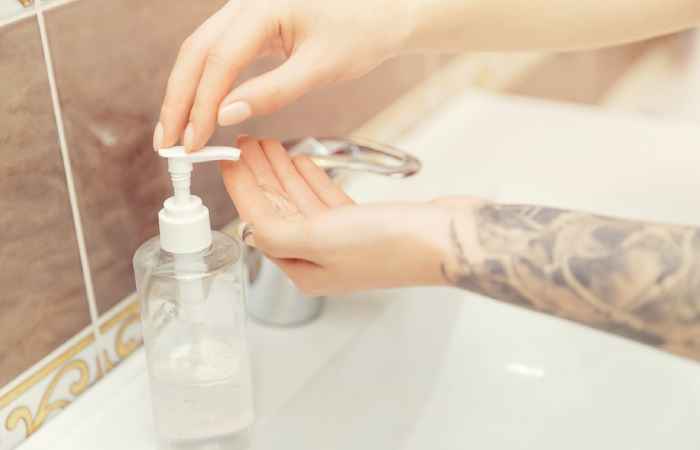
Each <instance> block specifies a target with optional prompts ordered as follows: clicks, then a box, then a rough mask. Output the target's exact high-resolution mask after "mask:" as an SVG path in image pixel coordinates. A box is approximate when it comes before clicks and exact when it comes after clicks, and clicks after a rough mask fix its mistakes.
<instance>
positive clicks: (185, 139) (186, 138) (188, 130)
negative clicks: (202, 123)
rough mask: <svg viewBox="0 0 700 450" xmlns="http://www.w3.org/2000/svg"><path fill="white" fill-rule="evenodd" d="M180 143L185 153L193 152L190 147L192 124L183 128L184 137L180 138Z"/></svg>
mask: <svg viewBox="0 0 700 450" xmlns="http://www.w3.org/2000/svg"><path fill="white" fill-rule="evenodd" d="M182 143H183V144H184V145H185V151H186V152H191V151H192V150H194V149H193V148H192V146H193V145H194V125H192V123H191V122H190V123H188V124H187V128H185V135H184V137H183V138H182Z"/></svg>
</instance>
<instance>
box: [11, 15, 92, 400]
mask: <svg viewBox="0 0 700 450" xmlns="http://www.w3.org/2000/svg"><path fill="white" fill-rule="evenodd" d="M37 28H38V27H37V24H36V21H35V20H24V21H20V22H16V23H14V24H11V25H7V26H4V27H0V60H1V61H2V64H0V80H2V82H0V124H2V126H0V148H2V160H0V208H1V209H2V211H3V213H2V215H0V229H1V230H2V233H0V266H1V267H2V270H0V286H2V289H3V295H2V296H0V387H1V386H3V385H5V384H6V383H7V382H8V381H10V380H12V379H13V378H15V377H16V376H17V375H19V374H20V373H22V372H23V371H24V370H26V369H27V368H28V367H29V366H31V365H32V364H34V363H36V362H37V361H39V360H40V359H41V358H43V357H44V356H46V355H48V354H49V353H50V352H51V351H52V350H54V349H55V348H57V347H59V346H60V345H61V344H62V343H63V342H65V341H66V340H67V339H68V338H70V337H71V336H73V335H75V334H76V333H78V331H80V330H81V329H83V328H84V327H85V326H86V325H87V324H88V323H89V315H88V309H87V303H86V301H85V292H84V288H83V279H82V272H81V266H80V260H79V256H78V248H77V243H76V239H75V230H74V228H73V220H72V216H71V211H70V207H69V199H68V193H67V187H66V180H65V177H64V172H63V164H62V161H61V155H60V151H59V147H58V139H57V133H56V128H55V121H54V116H53V110H52V107H51V101H50V97H49V87H48V81H47V75H46V69H45V66H44V62H43V56H42V51H41V43H40V39H39V34H38V29H37Z"/></svg>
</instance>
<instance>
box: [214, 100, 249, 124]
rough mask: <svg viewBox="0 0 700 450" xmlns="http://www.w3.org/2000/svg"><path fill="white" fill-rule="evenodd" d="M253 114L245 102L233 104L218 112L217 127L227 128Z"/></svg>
mask: <svg viewBox="0 0 700 450" xmlns="http://www.w3.org/2000/svg"><path fill="white" fill-rule="evenodd" d="M252 114H253V111H252V110H251V109H250V105H249V104H248V103H246V102H241V101H238V102H233V103H231V104H230V105H226V106H224V107H222V108H221V109H220V110H219V125H221V126H224V127H225V126H228V125H235V124H237V123H240V122H243V121H244V120H246V119H247V118H249V117H250V116H251V115H252Z"/></svg>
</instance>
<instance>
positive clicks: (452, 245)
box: [426, 197, 486, 285]
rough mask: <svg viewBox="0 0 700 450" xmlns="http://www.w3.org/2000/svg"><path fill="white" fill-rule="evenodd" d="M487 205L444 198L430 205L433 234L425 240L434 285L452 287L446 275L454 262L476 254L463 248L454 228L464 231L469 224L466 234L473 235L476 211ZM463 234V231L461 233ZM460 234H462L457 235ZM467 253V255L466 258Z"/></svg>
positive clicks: (483, 201) (476, 199)
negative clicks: (458, 226) (457, 226)
mask: <svg viewBox="0 0 700 450" xmlns="http://www.w3.org/2000/svg"><path fill="white" fill-rule="evenodd" d="M484 203H486V201H485V200H482V199H478V198H474V197H445V198H439V199H435V200H433V201H431V202H429V205H430V206H431V208H432V211H433V212H432V215H433V217H434V218H433V219H432V220H433V223H434V226H433V232H432V233H430V235H429V236H428V239H429V243H428V248H429V251H428V252H427V253H426V254H427V255H428V259H429V261H430V265H431V266H432V267H434V268H436V271H437V272H435V271H433V275H432V276H433V279H431V282H430V284H433V285H452V281H451V280H450V278H449V274H450V273H451V272H452V270H451V268H452V266H453V265H454V263H455V261H456V260H459V259H462V258H467V257H469V258H471V257H473V256H476V255H472V253H478V249H477V248H471V247H475V246H471V245H469V246H468V247H469V248H464V247H465V245H464V243H463V242H461V240H460V239H458V236H457V229H456V224H457V222H459V223H460V224H461V226H462V228H463V226H464V224H465V223H468V224H470V225H469V227H468V228H470V230H469V232H468V234H470V235H475V234H476V232H477V230H476V224H475V223H474V222H473V220H472V218H473V217H474V213H475V211H476V210H477V209H478V208H480V207H481V206H483V205H484ZM461 231H462V232H464V230H461ZM460 234H461V233H460ZM467 252H468V254H467Z"/></svg>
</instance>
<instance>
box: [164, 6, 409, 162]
mask: <svg viewBox="0 0 700 450" xmlns="http://www.w3.org/2000/svg"><path fill="white" fill-rule="evenodd" d="M405 10H406V8H405V7H402V2H396V1H395V0H353V1H346V0H237V1H234V0H232V1H229V2H228V3H227V4H226V5H225V6H224V7H223V8H222V9H221V10H219V11H218V12H217V13H216V14H214V15H213V16H212V17H210V18H209V19H208V20H207V21H206V22H204V23H203V24H202V25H201V26H200V27H199V28H198V29H197V30H196V31H195V32H194V33H193V34H192V35H191V36H190V37H188V38H187V39H186V40H185V42H184V43H183V44H182V47H181V49H180V53H179V55H178V57H177V61H176V62H175V66H174V67H173V70H172V73H171V75H170V78H169V80H168V86H167V89H166V94H165V100H164V102H163V106H162V109H161V114H160V121H159V123H158V125H157V126H156V130H155V132H154V136H153V145H154V148H155V149H156V150H157V149H159V148H162V147H169V146H172V145H175V144H176V143H177V141H178V139H180V138H181V137H182V140H183V144H184V146H185V147H186V149H187V150H188V151H194V150H197V149H200V148H201V147H203V146H204V145H205V144H206V142H207V141H208V140H209V138H210V137H211V135H212V133H213V132H214V129H215V126H216V123H217V119H218V123H219V124H220V125H222V126H225V125H234V124H236V123H239V122H242V121H244V120H246V119H248V118H249V117H251V116H254V115H259V114H268V113H271V112H273V111H275V110H277V109H279V108H281V107H283V106H285V105H287V104H288V103H290V102H292V101H293V100H295V99H297V98H298V97H300V96H301V95H303V94H304V93H305V92H306V91H308V90H309V89H311V88H313V87H317V86H320V85H323V84H326V83H330V82H333V81H336V80H342V79H351V78H355V77H358V76H361V75H363V74H365V73H367V72H369V71H370V70H371V69H372V68H373V67H375V66H376V65H378V64H379V63H381V62H382V61H383V60H385V59H387V58H389V57H391V56H393V55H394V54H396V53H397V52H398V51H399V49H400V47H401V45H402V41H403V40H404V38H405V36H406V35H407V34H408V28H409V27H408V26H407V25H406V22H407V20H404V19H402V16H401V14H402V13H404V14H405ZM265 54H280V55H282V56H283V57H284V58H285V61H284V63H282V64H281V65H280V66H279V67H277V68H276V69H274V70H272V71H270V72H267V73H265V74H262V75H260V76H257V77H255V78H253V79H250V80H248V81H246V82H244V83H242V84H240V85H239V86H237V87H236V88H235V89H233V91H232V90H231V89H232V88H233V86H234V84H235V82H236V78H237V77H238V75H239V74H240V73H241V71H242V70H243V69H245V68H246V67H247V66H248V65H249V64H250V63H251V62H253V60H255V59H256V58H257V57H258V56H261V55H265Z"/></svg>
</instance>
